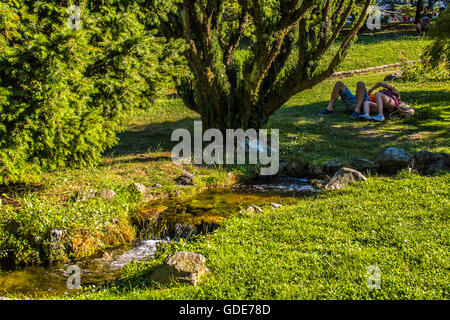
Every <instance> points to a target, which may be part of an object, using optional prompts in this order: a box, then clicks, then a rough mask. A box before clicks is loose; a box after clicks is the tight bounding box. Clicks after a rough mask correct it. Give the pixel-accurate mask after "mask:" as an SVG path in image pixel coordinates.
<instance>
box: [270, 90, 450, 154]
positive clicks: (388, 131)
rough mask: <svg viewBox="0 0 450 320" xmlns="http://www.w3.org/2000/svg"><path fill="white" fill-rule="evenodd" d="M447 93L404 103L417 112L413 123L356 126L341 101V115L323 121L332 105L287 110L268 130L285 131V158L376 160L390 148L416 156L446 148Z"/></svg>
mask: <svg viewBox="0 0 450 320" xmlns="http://www.w3.org/2000/svg"><path fill="white" fill-rule="evenodd" d="M447 96H448V93H447V92H445V91H417V92H408V93H406V94H404V99H405V100H406V101H408V102H410V101H412V102H410V103H411V105H412V106H418V107H417V110H416V111H417V114H416V116H414V117H413V118H410V119H399V120H387V121H386V122H383V123H377V122H371V121H364V122H363V121H361V120H353V119H350V118H349V113H347V112H346V111H345V107H344V106H343V104H342V102H341V101H338V102H337V103H336V106H335V109H336V112H335V113H333V114H331V115H328V116H325V117H321V116H319V115H318V113H319V112H320V111H322V110H323V109H324V108H325V106H326V105H327V103H328V101H321V102H317V103H311V104H308V105H297V106H295V105H294V106H290V107H289V106H287V107H284V108H282V109H280V110H278V111H277V113H276V114H275V115H274V116H273V117H272V118H271V119H270V121H269V124H268V127H270V128H274V129H280V136H281V144H280V150H281V157H282V158H283V157H284V158H286V159H302V158H306V159H308V160H319V161H323V160H326V159H332V158H340V159H342V160H344V159H345V160H349V159H351V158H354V157H364V158H366V157H367V158H369V159H370V158H374V157H375V156H376V155H377V154H378V153H380V152H381V151H382V150H383V149H384V148H386V147H400V148H404V149H405V150H406V151H407V152H410V153H413V152H416V151H419V150H424V149H425V150H432V149H434V148H442V147H446V146H447V143H446V141H448V138H449V131H448V117H449V107H445V105H443V104H446V105H448V104H449V101H448V99H447V98H446V97H447Z"/></svg>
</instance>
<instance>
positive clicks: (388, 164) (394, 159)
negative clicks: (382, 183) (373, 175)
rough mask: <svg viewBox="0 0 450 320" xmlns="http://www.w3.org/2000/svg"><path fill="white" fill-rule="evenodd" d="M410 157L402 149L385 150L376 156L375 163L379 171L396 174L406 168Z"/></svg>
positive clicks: (409, 162)
mask: <svg viewBox="0 0 450 320" xmlns="http://www.w3.org/2000/svg"><path fill="white" fill-rule="evenodd" d="M411 160H412V157H411V156H410V155H409V154H408V153H406V151H405V150H404V149H402V148H387V149H385V150H384V151H383V152H382V153H381V154H379V155H378V157H377V159H376V162H377V163H378V165H379V166H380V169H379V171H380V172H385V173H396V172H397V171H399V170H401V169H405V168H408V167H409V166H410V164H411Z"/></svg>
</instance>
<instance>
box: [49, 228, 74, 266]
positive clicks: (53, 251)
mask: <svg viewBox="0 0 450 320" xmlns="http://www.w3.org/2000/svg"><path fill="white" fill-rule="evenodd" d="M66 238H67V230H65V229H51V230H50V231H49V232H48V235H47V239H48V243H46V244H45V245H44V246H43V250H44V254H45V257H46V258H45V259H46V260H47V261H48V262H50V263H54V262H64V261H68V257H67V248H66V243H67V242H68V241H67V239H66Z"/></svg>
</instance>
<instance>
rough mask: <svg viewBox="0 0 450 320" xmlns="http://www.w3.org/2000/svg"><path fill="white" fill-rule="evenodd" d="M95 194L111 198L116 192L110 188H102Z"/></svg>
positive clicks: (107, 198) (103, 197) (106, 198)
mask: <svg viewBox="0 0 450 320" xmlns="http://www.w3.org/2000/svg"><path fill="white" fill-rule="evenodd" d="M95 195H96V196H97V197H100V198H102V199H105V200H112V199H113V198H114V197H115V196H116V193H115V192H114V191H113V190H111V189H104V190H100V191H98V192H97V193H96V194H95Z"/></svg>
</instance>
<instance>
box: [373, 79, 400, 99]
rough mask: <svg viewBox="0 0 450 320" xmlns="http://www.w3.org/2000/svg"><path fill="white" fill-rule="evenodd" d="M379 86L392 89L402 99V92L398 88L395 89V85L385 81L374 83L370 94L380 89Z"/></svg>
mask: <svg viewBox="0 0 450 320" xmlns="http://www.w3.org/2000/svg"><path fill="white" fill-rule="evenodd" d="M379 87H383V88H385V89H388V90H391V91H392V93H393V94H395V95H396V96H397V97H398V99H400V92H398V90H397V89H395V87H394V86H393V85H390V84H388V83H385V82H378V83H377V84H376V85H374V86H373V87H372V89H370V90H369V94H371V93H372V91H374V90H376V89H378V88H379Z"/></svg>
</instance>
